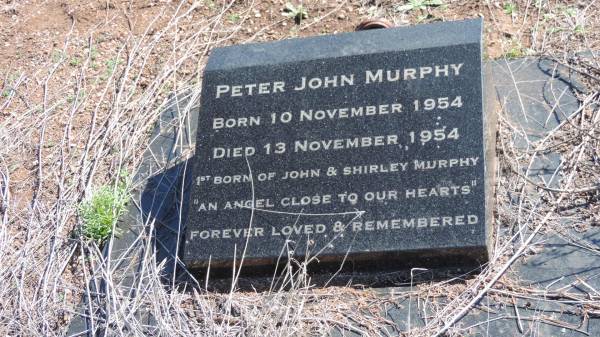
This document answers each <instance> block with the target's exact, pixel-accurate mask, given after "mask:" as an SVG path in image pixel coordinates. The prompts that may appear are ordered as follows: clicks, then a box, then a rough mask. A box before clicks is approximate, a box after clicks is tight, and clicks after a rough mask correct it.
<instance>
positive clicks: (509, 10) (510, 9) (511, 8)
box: [503, 2, 517, 16]
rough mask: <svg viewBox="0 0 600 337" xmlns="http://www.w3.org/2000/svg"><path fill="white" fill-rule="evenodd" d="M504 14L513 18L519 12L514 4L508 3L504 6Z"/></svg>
mask: <svg viewBox="0 0 600 337" xmlns="http://www.w3.org/2000/svg"><path fill="white" fill-rule="evenodd" d="M503 9H504V14H506V15H510V16H512V15H513V14H515V13H516V12H517V5H515V4H514V3H512V2H507V3H505V4H504V7H503Z"/></svg>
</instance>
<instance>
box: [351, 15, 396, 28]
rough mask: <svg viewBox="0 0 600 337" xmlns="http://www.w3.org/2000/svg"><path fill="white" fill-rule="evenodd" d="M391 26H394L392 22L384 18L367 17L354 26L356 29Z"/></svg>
mask: <svg viewBox="0 0 600 337" xmlns="http://www.w3.org/2000/svg"><path fill="white" fill-rule="evenodd" d="M392 27H394V24H393V23H391V22H389V21H388V20H386V19H381V18H380V19H367V20H364V21H363V22H361V23H359V24H358V26H356V31H359V30H369V29H381V28H392Z"/></svg>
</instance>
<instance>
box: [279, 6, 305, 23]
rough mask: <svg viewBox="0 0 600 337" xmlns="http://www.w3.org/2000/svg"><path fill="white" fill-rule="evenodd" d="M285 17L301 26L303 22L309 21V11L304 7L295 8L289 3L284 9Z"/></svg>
mask: <svg viewBox="0 0 600 337" xmlns="http://www.w3.org/2000/svg"><path fill="white" fill-rule="evenodd" d="M283 16H287V17H288V18H292V19H294V21H295V22H296V24H300V22H302V20H304V19H308V11H307V10H306V8H304V6H302V5H297V6H294V5H293V4H291V3H289V2H288V3H286V4H285V8H284V9H283Z"/></svg>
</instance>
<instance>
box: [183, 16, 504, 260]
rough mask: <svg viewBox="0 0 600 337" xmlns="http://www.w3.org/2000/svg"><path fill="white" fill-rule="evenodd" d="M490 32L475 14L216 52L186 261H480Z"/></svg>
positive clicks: (203, 114)
mask: <svg viewBox="0 0 600 337" xmlns="http://www.w3.org/2000/svg"><path fill="white" fill-rule="evenodd" d="M481 31H482V21H481V20H467V21H460V22H445V23H436V24H431V25H421V26H416V27H409V28H394V29H386V30H370V31H363V32H354V33H345V34H339V35H333V36H324V37H313V38H307V39H295V40H286V41H279V42H274V43H266V44H251V45H241V46H234V47H226V48H218V49H215V50H214V51H213V53H212V55H211V57H210V59H209V61H208V65H207V67H206V71H205V74H204V81H203V91H202V101H201V111H200V114H199V118H198V121H199V124H198V139H197V143H196V153H195V157H194V169H193V182H192V183H193V190H192V195H191V200H190V212H189V215H188V219H187V231H186V235H185V247H184V250H183V255H182V259H183V261H184V262H185V264H186V265H187V266H188V267H189V268H205V267H207V266H209V265H210V266H211V268H223V269H230V267H231V266H232V265H234V263H235V262H234V261H236V260H238V261H237V263H238V264H239V260H240V257H241V256H242V255H243V256H244V265H245V266H268V265H272V264H274V263H275V262H276V261H278V260H280V259H288V258H296V259H303V258H305V257H306V256H314V255H318V256H319V260H320V261H321V262H322V263H325V262H339V261H341V260H343V259H346V260H350V261H353V262H356V263H360V262H361V261H368V264H369V265H370V266H372V265H375V264H380V265H389V264H390V263H392V262H398V263H400V264H402V265H405V266H406V267H409V266H411V265H416V264H419V265H423V264H442V263H441V262H440V261H442V260H443V264H467V263H468V264H473V265H479V264H480V263H483V262H485V261H486V259H487V243H488V235H489V231H488V229H487V224H489V222H490V214H491V213H490V212H491V207H490V206H489V204H490V203H491V199H490V196H491V195H492V190H491V186H492V185H493V184H492V183H491V177H492V172H493V156H494V155H495V153H494V151H493V144H494V139H495V132H494V131H493V130H492V129H491V128H490V127H491V126H495V119H494V118H493V113H494V112H495V111H493V108H492V107H488V108H487V109H486V108H485V107H484V99H483V96H484V85H483V83H484V82H483V76H482V72H483V69H482V62H481ZM487 96H488V97H489V96H490V95H487ZM486 201H487V203H488V205H486Z"/></svg>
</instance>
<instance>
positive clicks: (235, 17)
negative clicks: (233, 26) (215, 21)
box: [227, 14, 241, 23]
mask: <svg viewBox="0 0 600 337" xmlns="http://www.w3.org/2000/svg"><path fill="white" fill-rule="evenodd" d="M227 18H228V19H229V21H230V22H232V23H236V22H238V21H240V19H241V17H240V15H239V14H230V15H229V16H228V17H227Z"/></svg>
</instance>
